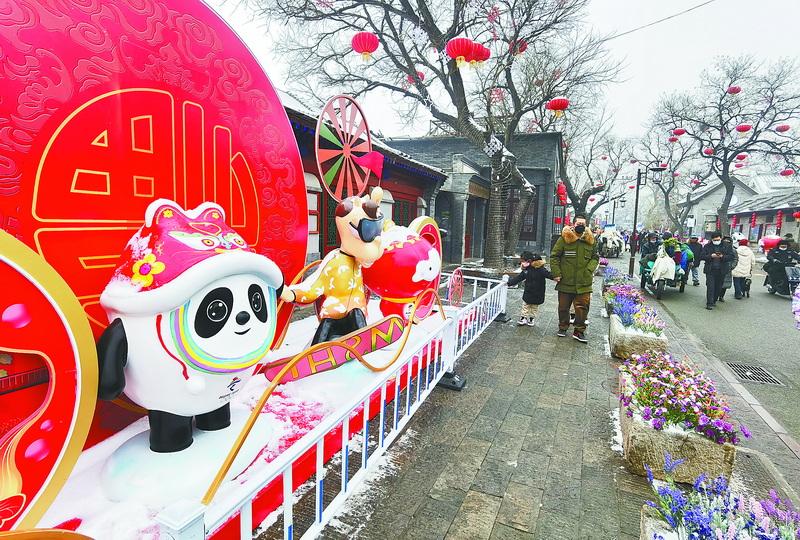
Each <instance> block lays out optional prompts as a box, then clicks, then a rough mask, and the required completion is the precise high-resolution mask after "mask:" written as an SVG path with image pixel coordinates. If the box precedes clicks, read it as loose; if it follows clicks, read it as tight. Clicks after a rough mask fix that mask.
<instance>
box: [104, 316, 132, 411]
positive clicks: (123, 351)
mask: <svg viewBox="0 0 800 540" xmlns="http://www.w3.org/2000/svg"><path fill="white" fill-rule="evenodd" d="M97 360H98V363H99V368H100V380H99V381H98V384H97V395H98V397H99V398H100V399H105V400H112V399H116V398H117V397H119V395H120V394H121V393H122V391H123V390H124V389H125V371H124V368H125V366H126V365H127V363H128V338H127V337H126V336H125V327H124V326H122V320H121V319H114V321H113V322H112V323H111V324H109V325H108V328H106V329H105V331H104V332H103V335H101V336H100V341H98V342H97Z"/></svg>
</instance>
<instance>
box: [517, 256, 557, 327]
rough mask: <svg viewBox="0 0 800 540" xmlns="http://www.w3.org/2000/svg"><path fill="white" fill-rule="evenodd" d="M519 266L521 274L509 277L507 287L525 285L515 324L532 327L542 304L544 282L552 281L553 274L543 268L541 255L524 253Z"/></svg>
mask: <svg viewBox="0 0 800 540" xmlns="http://www.w3.org/2000/svg"><path fill="white" fill-rule="evenodd" d="M519 265H520V267H521V268H522V272H520V273H519V274H517V275H515V276H513V277H511V278H510V279H509V280H508V285H509V286H514V285H517V284H518V283H522V282H524V283H525V285H524V287H525V291H524V292H523V293H522V312H521V313H520V315H519V321H518V322H517V324H518V325H520V326H522V325H524V324H527V325H528V326H533V325H534V324H536V314H537V313H538V312H539V306H540V305H542V304H544V290H545V280H546V279H553V274H551V273H550V270H548V269H547V268H546V267H545V265H544V260H543V259H542V257H541V255H537V254H534V253H531V252H530V251H525V252H524V253H523V254H522V257H521V260H520V263H519Z"/></svg>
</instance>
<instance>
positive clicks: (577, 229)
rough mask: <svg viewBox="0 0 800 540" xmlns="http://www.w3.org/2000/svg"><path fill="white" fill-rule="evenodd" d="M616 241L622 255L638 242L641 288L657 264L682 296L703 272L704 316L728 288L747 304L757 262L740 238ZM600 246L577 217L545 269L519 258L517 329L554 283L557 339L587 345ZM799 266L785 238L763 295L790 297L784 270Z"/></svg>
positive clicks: (532, 318) (533, 256)
mask: <svg viewBox="0 0 800 540" xmlns="http://www.w3.org/2000/svg"><path fill="white" fill-rule="evenodd" d="M619 235H620V237H621V238H625V243H626V246H625V248H626V250H627V247H628V245H630V246H631V247H634V246H636V243H635V242H636V240H637V239H638V238H640V239H642V242H641V244H640V245H638V246H636V247H637V248H638V249H637V250H638V251H639V254H640V272H641V273H642V287H645V285H646V280H645V278H644V277H645V274H646V273H652V272H654V271H655V265H654V263H655V262H656V261H658V260H659V259H661V262H663V261H664V260H666V261H667V262H666V263H665V264H667V265H672V264H674V265H675V266H674V269H675V270H676V272H678V273H679V274H680V276H678V277H673V278H671V279H675V280H678V279H679V280H682V281H683V284H682V285H681V291H683V286H684V285H685V284H686V283H687V282H688V280H689V278H690V277H691V280H692V285H693V286H695V287H699V286H700V271H701V269H702V273H703V276H704V278H705V286H706V297H705V307H706V309H708V310H713V309H715V307H716V306H717V305H718V304H720V303H724V302H725V301H726V300H725V297H726V294H727V292H728V290H729V289H731V288H733V291H734V293H733V298H734V299H735V300H742V299H747V298H750V287H751V284H752V280H753V272H754V270H755V268H756V256H755V253H754V252H753V249H752V248H751V247H750V242H749V241H748V239H747V238H744V237H742V236H741V235H738V237H733V236H723V234H722V233H721V232H719V231H716V232H714V233H712V234H711V238H710V239H709V240H708V241H703V240H701V239H700V238H699V237H698V236H692V237H690V238H689V239H688V241H686V242H683V241H681V239H679V238H678V237H676V236H673V235H672V234H671V233H670V232H662V233H657V232H649V233H639V234H637V235H635V236H633V235H629V234H627V233H625V232H622V233H619ZM632 236H633V237H632ZM598 239H600V241H598ZM629 241H630V244H628V242H629ZM599 244H601V245H603V246H604V247H607V244H604V243H603V241H602V231H600V230H598V229H594V230H592V229H591V228H590V227H589V226H588V224H587V220H586V217H585V216H583V215H578V216H575V220H574V222H573V223H572V224H571V225H567V226H565V227H564V228H563V229H562V231H561V235H560V236H559V237H558V238H557V239H556V241H555V242H554V245H553V248H552V250H551V253H550V268H548V267H547V265H546V261H545V258H544V257H543V256H542V255H540V254H537V253H531V252H527V251H526V252H524V253H523V254H522V256H521V258H520V272H519V273H518V274H516V275H515V276H513V277H511V278H510V279H509V282H508V283H509V285H510V286H514V285H518V284H524V293H523V297H522V300H523V304H522V311H521V313H520V316H519V320H518V324H519V325H521V326H522V325H528V326H534V325H535V323H536V316H537V314H538V309H539V306H540V305H541V304H543V303H544V301H545V295H546V289H547V287H546V282H547V280H552V281H555V282H556V287H555V288H556V291H557V292H558V330H557V335H558V336H559V337H565V336H566V335H567V332H568V330H569V327H570V326H572V327H573V332H572V337H573V338H574V339H575V340H577V341H579V342H581V343H587V341H588V340H587V338H586V328H587V318H588V314H589V305H590V302H591V294H592V282H593V276H594V272H595V270H596V269H597V266H598V264H599V259H600V254H599V249H598V245H599ZM664 258H666V259H664ZM798 263H800V254H798V252H797V244H796V243H795V242H794V239H793V238H792V235H791V234H787V235H786V236H785V237H784V238H781V239H780V241H779V242H777V245H776V246H775V247H774V248H773V249H770V250H768V252H767V264H765V265H764V270H765V271H766V272H767V276H768V277H767V282H768V283H769V284H770V287H771V289H768V290H770V292H775V293H779V294H785V295H791V294H792V287H794V286H796V283H794V282H793V281H792V279H790V277H789V275H790V274H791V272H787V271H786V269H787V268H792V267H794V265H795V264H798ZM677 268H680V271H678V270H677ZM798 274H800V272H798Z"/></svg>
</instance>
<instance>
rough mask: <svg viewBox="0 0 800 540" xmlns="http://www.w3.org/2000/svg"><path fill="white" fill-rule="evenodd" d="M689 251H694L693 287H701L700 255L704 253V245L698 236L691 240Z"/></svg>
mask: <svg viewBox="0 0 800 540" xmlns="http://www.w3.org/2000/svg"><path fill="white" fill-rule="evenodd" d="M689 249H691V250H692V254H693V255H694V261H693V262H692V285H694V286H695V287H697V286H698V285H700V253H701V252H702V251H703V244H701V243H700V240H698V238H697V237H696V236H692V237H691V238H689Z"/></svg>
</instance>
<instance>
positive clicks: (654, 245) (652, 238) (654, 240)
mask: <svg viewBox="0 0 800 540" xmlns="http://www.w3.org/2000/svg"><path fill="white" fill-rule="evenodd" d="M660 245H661V243H660V242H659V241H658V234H656V233H654V232H651V233H647V240H646V241H645V242H642V249H641V253H642V259H644V258H645V257H647V256H648V255H657V254H658V247H659V246H660Z"/></svg>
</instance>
